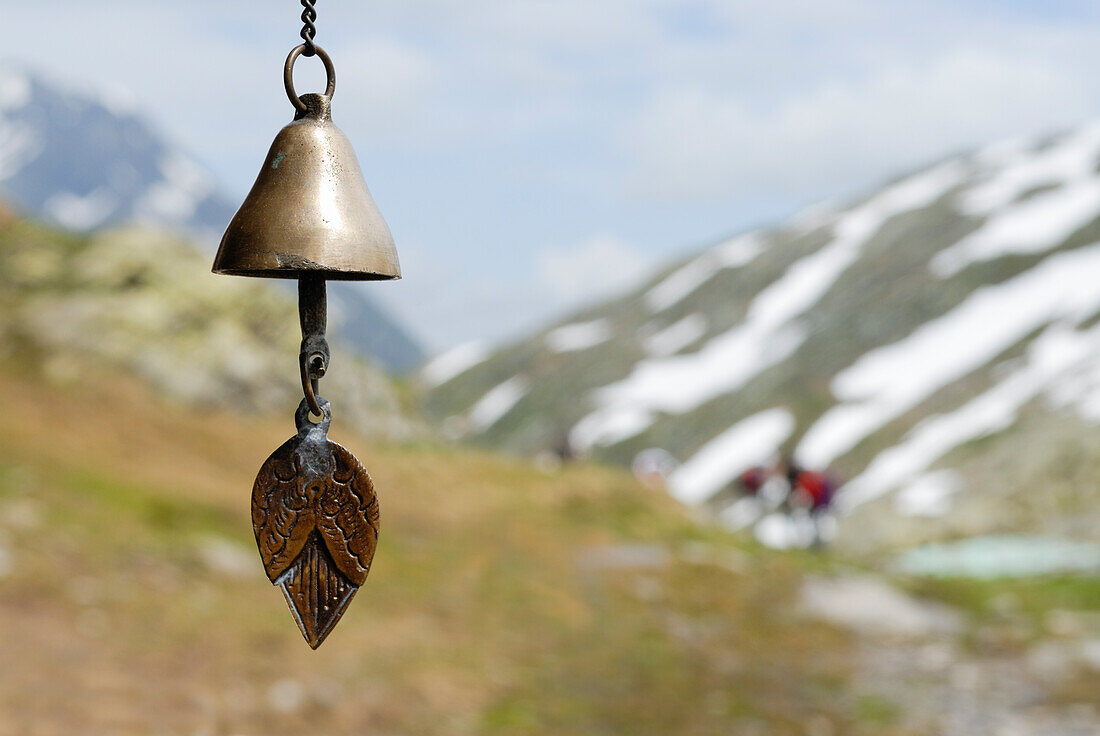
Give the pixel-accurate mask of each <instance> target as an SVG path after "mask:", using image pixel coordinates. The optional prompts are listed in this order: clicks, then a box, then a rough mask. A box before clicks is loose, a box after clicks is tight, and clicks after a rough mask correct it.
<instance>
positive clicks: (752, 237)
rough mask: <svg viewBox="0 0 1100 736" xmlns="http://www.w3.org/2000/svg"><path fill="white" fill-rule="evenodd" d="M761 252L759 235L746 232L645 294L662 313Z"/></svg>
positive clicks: (689, 264) (669, 276)
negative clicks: (726, 269)
mask: <svg viewBox="0 0 1100 736" xmlns="http://www.w3.org/2000/svg"><path fill="white" fill-rule="evenodd" d="M763 250H764V240H763V239H762V238H761V237H760V235H759V234H758V233H748V234H746V235H741V236H738V237H736V238H733V239H732V240H728V241H726V242H725V243H722V244H721V245H717V246H715V247H713V248H711V249H710V250H708V251H707V252H705V253H704V254H703V255H701V256H699V257H698V258H696V259H694V260H692V261H689V262H688V263H687V264H686V265H684V266H681V267H680V268H679V269H677V270H675V271H673V272H672V273H671V274H669V275H668V276H666V277H665V278H664V280H663V281H661V282H660V283H659V284H657V285H656V286H654V287H653V288H652V289H650V290H649V291H648V292H647V293H646V295H645V297H644V298H645V301H646V304H647V305H649V308H650V309H651V310H653V311H654V312H663V311H665V310H666V309H668V308H669V307H671V306H673V305H675V304H678V303H680V302H681V301H682V300H683V299H684V298H685V297H687V296H688V295H689V294H691V293H692V292H694V291H695V290H696V289H698V288H699V287H700V286H702V285H703V284H705V283H706V282H707V281H709V280H710V279H711V277H713V276H714V275H715V274H716V273H718V272H719V271H721V270H722V269H724V268H737V267H739V266H744V265H745V264H747V263H749V262H750V261H752V259H753V258H755V257H756V256H757V255H759V254H760V253H761V252H762V251H763Z"/></svg>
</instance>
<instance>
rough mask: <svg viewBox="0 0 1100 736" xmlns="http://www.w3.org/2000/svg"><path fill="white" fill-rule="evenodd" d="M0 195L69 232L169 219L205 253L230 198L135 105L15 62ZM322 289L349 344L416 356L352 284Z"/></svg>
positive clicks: (391, 363)
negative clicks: (340, 318)
mask: <svg viewBox="0 0 1100 736" xmlns="http://www.w3.org/2000/svg"><path fill="white" fill-rule="evenodd" d="M272 133H274V131H272ZM0 198H2V199H3V200H4V201H6V202H7V203H9V204H10V205H12V206H14V207H15V209H17V210H18V211H20V212H22V213H24V214H26V215H28V216H31V217H34V218H36V219H40V220H43V221H45V222H47V223H50V224H53V225H56V226H59V227H62V228H65V229H67V230H71V231H74V232H94V231H96V230H101V229H109V228H117V227H123V226H130V225H138V226H141V227H144V228H147V229H154V230H163V229H166V228H167V229H171V230H173V231H177V232H181V233H184V234H186V235H188V236H190V237H193V238H194V240H195V242H197V243H200V244H205V245H206V246H207V247H208V248H209V250H210V254H211V256H212V254H213V246H214V244H216V243H217V239H218V238H219V237H220V236H221V232H222V231H223V230H224V229H225V226H226V224H227V223H228V222H229V220H230V218H231V217H232V216H233V213H234V212H235V211H236V207H237V205H236V204H235V203H234V202H232V201H231V200H230V198H228V197H227V196H226V195H225V194H224V193H223V192H222V191H221V189H220V187H219V186H218V184H217V182H216V180H215V179H214V177H213V175H212V174H211V173H210V172H209V171H207V170H206V169H205V168H204V167H203V166H202V165H201V164H199V163H198V162H197V161H196V160H195V159H194V158H193V157H192V156H190V155H188V154H187V153H186V152H184V151H182V150H180V149H179V148H178V147H177V146H174V145H172V144H171V143H169V142H168V141H167V140H165V138H164V136H162V135H161V134H160V133H159V131H157V130H156V128H155V126H154V125H153V124H152V123H150V122H149V121H148V120H147V119H146V118H145V117H144V116H143V115H142V114H141V112H140V109H139V108H136V107H132V106H130V104H129V103H120V102H118V101H117V100H115V99H113V98H111V97H110V96H107V95H100V94H96V93H95V92H88V91H78V90H72V89H68V88H66V87H64V86H62V85H59V84H57V83H54V82H52V81H51V80H47V79H45V78H43V77H40V76H39V75H36V74H34V73H30V72H26V71H23V70H19V69H15V68H0ZM331 292H332V304H333V309H334V310H337V311H340V312H342V313H343V317H344V319H343V323H344V325H345V328H346V329H345V333H344V335H345V337H346V339H347V341H348V342H349V343H350V344H351V345H352V346H353V347H355V348H356V349H358V351H359V352H361V353H362V354H363V355H365V356H368V357H370V358H372V359H374V360H376V361H377V362H379V363H381V364H382V365H384V366H385V367H386V368H387V369H389V370H391V371H395V372H398V373H404V372H408V371H410V370H412V369H414V368H415V367H416V366H417V365H419V363H420V362H421V360H422V359H423V352H422V349H421V347H420V346H419V344H418V343H417V341H416V340H415V339H414V338H413V337H412V336H411V335H410V333H409V332H408V331H407V330H406V329H405V328H403V327H402V326H401V325H400V324H399V323H398V322H397V321H395V320H394V319H393V318H392V317H391V316H389V315H388V314H386V312H385V310H383V309H382V308H381V307H379V306H378V305H377V304H376V303H375V301H374V300H373V298H372V297H371V296H370V295H367V294H363V293H362V292H361V287H360V286H356V285H347V284H333V287H332V289H331Z"/></svg>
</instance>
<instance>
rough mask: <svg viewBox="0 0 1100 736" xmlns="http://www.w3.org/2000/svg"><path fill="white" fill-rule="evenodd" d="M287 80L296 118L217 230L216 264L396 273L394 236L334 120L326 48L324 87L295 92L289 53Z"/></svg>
mask: <svg viewBox="0 0 1100 736" xmlns="http://www.w3.org/2000/svg"><path fill="white" fill-rule="evenodd" d="M304 49H305V46H304V45H302V46H298V47H297V48H295V49H294V50H293V51H292V52H291V54H290V56H289V57H288V58H287V64H286V69H285V73H284V82H285V85H286V88H287V95H288V96H289V97H290V99H291V102H292V103H294V106H295V109H296V111H297V112H296V115H295V117H294V122H292V123H291V124H290V125H288V126H286V127H285V128H283V129H282V131H280V132H279V135H278V136H276V138H275V142H274V143H272V144H271V150H270V151H268V154H267V159H266V160H265V161H264V165H263V168H261V169H260V174H259V176H257V177H256V183H255V184H253V185H252V191H250V192H249V194H248V196H247V197H246V198H245V200H244V204H242V205H241V208H240V210H238V212H237V214H236V215H235V216H234V217H233V220H232V221H231V222H230V223H229V227H228V228H227V229H226V231H225V235H223V236H222V241H221V245H220V247H219V248H218V255H217V257H216V258H215V259H214V272H215V273H225V274H234V275H238V276H266V277H274V278H298V277H300V276H301V275H303V274H304V273H313V274H318V275H321V276H323V277H324V278H326V279H343V280H385V279H396V278H400V277H401V266H400V264H399V262H398V259H397V249H396V247H395V246H394V242H393V236H392V235H391V234H390V229H389V227H388V226H387V225H386V221H385V220H384V219H382V214H381V213H380V212H379V211H378V207H377V206H376V205H375V204H374V199H373V198H372V197H371V195H370V192H369V191H368V190H367V184H366V182H365V181H364V180H363V174H362V172H361V171H360V169H359V162H358V160H357V159H356V157H355V151H354V150H352V147H351V143H350V142H349V141H348V139H347V137H346V136H345V135H344V134H343V132H341V130H340V129H339V128H337V127H336V125H335V124H334V123H333V122H332V115H331V104H330V103H331V101H332V94H333V92H334V91H335V89H336V76H335V71H334V70H333V68H332V62H331V61H330V60H329V58H328V55H327V54H325V53H324V51H323V50H322V49H320V48H318V49H317V55H318V57H320V58H321V60H322V61H323V62H324V64H325V69H326V71H327V72H328V88H327V89H326V91H325V94H323V95H318V94H307V95H302V96H301V97H299V96H298V95H297V93H296V92H295V91H294V82H293V77H292V73H293V67H294V60H295V59H296V58H297V57H298V55H299V54H300V53H301V52H302V51H303V50H304Z"/></svg>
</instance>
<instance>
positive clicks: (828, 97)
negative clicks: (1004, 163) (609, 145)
mask: <svg viewBox="0 0 1100 736" xmlns="http://www.w3.org/2000/svg"><path fill="white" fill-rule="evenodd" d="M1083 92H1084V90H1083V88H1082V85H1081V84H1079V83H1078V81H1077V80H1075V79H1073V78H1072V76H1069V75H1066V74H1065V73H1064V72H1063V71H1062V70H1061V69H1059V68H1058V67H1056V66H1054V65H1049V64H1042V63H1035V60H1033V59H1027V58H1020V57H1019V56H1015V57H1014V56H1012V55H1009V54H1007V53H1006V54H1003V55H1002V54H999V53H996V52H992V51H988V50H984V49H976V50H969V49H961V50H950V51H946V52H945V53H944V54H943V55H942V56H941V57H940V58H938V59H936V60H935V61H934V62H932V63H929V64H919V65H918V64H914V65H891V64H883V65H880V66H879V67H878V68H875V69H873V70H869V72H868V73H867V74H866V75H864V76H862V77H861V78H855V79H852V78H844V77H842V78H826V79H823V80H821V81H820V82H819V83H818V85H817V86H816V87H815V88H814V89H813V90H810V91H808V92H806V93H803V94H792V95H790V96H789V97H787V98H786V99H783V100H781V101H779V102H778V103H776V104H774V105H759V104H754V103H753V101H752V100H751V99H748V98H746V97H745V96H744V95H739V94H737V93H729V92H726V91H724V90H718V89H714V88H713V87H708V86H705V85H701V84H686V85H683V86H666V87H664V88H662V89H659V90H656V91H655V92H654V93H653V95H652V97H651V99H650V101H649V102H648V103H647V105H646V106H645V108H644V110H643V111H642V114H641V115H640V116H639V119H638V121H637V122H636V124H634V125H633V126H632V129H631V130H630V131H629V133H628V135H627V136H626V138H627V140H629V142H630V143H629V145H630V147H631V151H632V153H633V154H634V160H635V161H636V166H637V169H636V170H635V171H632V172H631V175H630V176H629V181H630V182H631V184H630V185H629V186H630V188H631V190H632V191H633V192H635V193H638V194H643V195H647V196H650V197H654V198H668V197H696V198H697V197H706V198H720V199H726V198H730V197H738V196H748V195H756V196H759V195H761V194H762V193H769V192H770V193H774V194H777V195H781V194H783V193H786V194H787V195H788V196H790V195H794V196H798V197H806V196H823V195H829V194H835V193H836V192H837V189H838V187H840V188H848V187H851V186H853V185H857V184H859V183H860V182H865V181H866V179H867V178H868V177H869V176H874V175H876V174H877V175H880V176H881V175H882V173H883V172H887V171H895V172H896V170H897V169H901V168H906V167H912V166H917V165H923V164H926V163H928V162H929V161H930V160H932V159H934V158H936V157H939V156H942V155H944V154H946V153H949V152H952V151H953V150H954V149H958V148H964V147H971V146H975V145H980V144H983V143H986V142H989V141H990V140H991V139H992V138H997V137H1003V136H1012V135H1017V134H1019V132H1020V131H1028V132H1035V131H1038V130H1048V129H1050V128H1056V127H1061V126H1066V125H1070V124H1073V123H1076V122H1079V121H1080V120H1082V119H1083V118H1085V117H1087V116H1088V115H1089V114H1090V113H1091V112H1092V109H1091V107H1092V104H1091V101H1090V100H1089V98H1088V97H1087V96H1086V95H1084V94H1083Z"/></svg>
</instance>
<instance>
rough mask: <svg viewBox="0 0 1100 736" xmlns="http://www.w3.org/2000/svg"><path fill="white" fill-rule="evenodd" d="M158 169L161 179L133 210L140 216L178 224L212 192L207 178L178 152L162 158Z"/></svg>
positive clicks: (196, 166) (191, 213)
mask: <svg viewBox="0 0 1100 736" xmlns="http://www.w3.org/2000/svg"><path fill="white" fill-rule="evenodd" d="M158 167H159V169H160V173H161V176H162V177H163V178H162V179H161V180H160V181H158V182H156V183H155V184H153V185H151V186H150V187H149V188H148V190H147V191H146V192H145V194H144V195H143V196H142V198H141V201H139V202H138V203H137V204H136V205H135V210H136V212H138V214H139V215H141V216H146V217H152V218H153V219H158V220H159V219H164V220H168V221H174V222H182V221H184V220H186V219H187V218H189V217H191V216H192V215H194V214H195V210H196V209H197V208H198V206H199V203H200V202H201V201H202V200H203V199H204V198H205V197H207V196H208V195H209V194H210V193H211V192H212V191H213V187H212V185H211V183H210V178H209V176H208V175H207V174H206V173H205V172H204V171H203V170H202V169H201V168H199V166H198V165H197V164H195V162H193V161H192V160H191V159H189V158H188V157H187V156H184V155H183V154H181V153H179V152H173V153H171V154H169V155H167V156H165V157H164V158H163V159H162V160H161V161H160V162H159V164H158Z"/></svg>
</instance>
